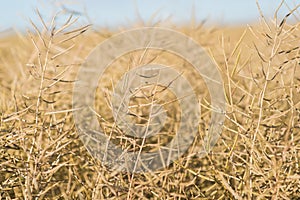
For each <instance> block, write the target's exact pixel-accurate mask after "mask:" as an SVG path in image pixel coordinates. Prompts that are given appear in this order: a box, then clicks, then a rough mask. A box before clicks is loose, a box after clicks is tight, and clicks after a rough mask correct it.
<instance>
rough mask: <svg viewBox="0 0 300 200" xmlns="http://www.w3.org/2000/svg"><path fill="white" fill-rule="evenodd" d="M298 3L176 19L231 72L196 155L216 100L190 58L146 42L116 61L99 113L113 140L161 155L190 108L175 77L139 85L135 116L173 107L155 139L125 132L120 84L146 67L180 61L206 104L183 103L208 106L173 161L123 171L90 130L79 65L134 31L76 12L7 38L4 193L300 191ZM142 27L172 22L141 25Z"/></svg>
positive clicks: (0, 100) (1, 72) (266, 195)
mask: <svg viewBox="0 0 300 200" xmlns="http://www.w3.org/2000/svg"><path fill="white" fill-rule="evenodd" d="M297 9H298V7H296V8H295V9H294V10H291V12H290V13H286V16H285V17H283V18H279V17H277V15H276V12H274V18H273V19H266V18H264V16H263V15H262V16H261V19H260V20H258V21H257V23H256V24H253V25H248V26H243V27H210V26H207V25H205V24H196V23H195V22H191V23H190V24H186V25H181V26H175V25H174V24H168V25H167V26H168V28H169V29H172V30H174V31H177V32H179V33H182V34H184V35H186V36H188V37H190V38H192V39H193V40H194V41H196V42H197V43H198V44H200V45H201V46H202V47H203V49H204V50H205V52H206V54H207V55H208V56H209V58H210V59H211V60H212V62H213V63H214V64H215V65H216V66H217V69H218V71H219V72H220V75H221V78H222V80H223V83H222V84H223V85H222V87H223V90H224V93H225V100H226V112H225V121H224V124H223V126H222V133H221V134H220V137H219V138H218V140H217V143H216V144H215V145H214V146H213V148H211V151H209V152H207V153H206V154H205V155H203V156H198V155H197V154H198V153H199V152H200V151H201V148H202V146H203V139H204V138H205V136H206V135H207V134H209V131H210V129H209V128H210V124H211V119H212V115H211V113H212V106H211V102H212V97H211V96H210V93H209V92H208V89H207V85H206V82H205V81H204V80H203V78H202V77H201V76H200V75H199V74H197V73H196V72H195V70H194V69H193V67H192V66H191V63H189V62H187V60H185V59H184V58H181V57H180V56H178V55H175V54H172V52H167V51H164V50H162V49H160V50H157V49H147V48H146V49H139V50H136V51H132V52H129V53H127V54H124V55H123V56H121V57H119V58H118V59H115V60H114V61H113V62H112V63H110V65H109V67H108V68H107V69H106V70H105V73H104V74H103V76H102V77H101V78H100V79H99V80H98V88H97V91H96V97H95V106H94V109H93V112H94V113H95V116H96V117H97V121H98V123H99V124H100V126H101V128H102V130H103V132H104V133H105V135H107V137H109V139H110V141H111V142H112V143H114V144H115V145H117V146H118V147H120V148H121V149H122V150H126V151H128V152H134V151H140V152H146V151H147V152H151V151H152V152H153V151H156V150H157V149H160V148H161V146H164V145H166V144H168V143H169V142H170V141H171V140H172V138H174V137H175V135H176V132H177V130H178V129H179V125H178V121H180V119H181V118H180V117H181V116H183V114H182V113H183V112H184V110H182V111H179V110H180V109H179V108H180V103H179V99H178V98H177V97H176V95H175V94H174V92H172V90H171V88H172V86H171V84H170V85H168V87H163V86H159V85H148V86H149V87H143V88H139V91H135V95H133V96H132V98H131V99H130V102H129V105H130V106H129V107H130V108H129V110H130V112H129V114H130V116H129V118H130V120H132V121H133V122H134V123H136V124H139V125H140V127H145V126H147V123H148V121H149V119H150V117H149V116H150V115H151V108H149V106H150V105H152V104H153V102H154V101H155V102H156V103H159V104H162V105H163V106H162V107H163V108H164V110H167V111H166V114H165V116H166V120H165V121H166V123H165V124H164V125H163V128H162V129H160V131H159V133H158V134H156V135H153V136H151V137H149V138H147V139H145V138H144V139H141V138H137V137H133V136H128V135H127V134H126V131H124V129H123V130H122V127H121V126H117V125H116V124H115V122H114V116H113V112H112V109H113V108H112V101H113V100H112V92H113V91H114V90H115V88H116V87H117V86H116V85H117V84H118V80H120V79H121V78H122V76H123V75H124V74H125V73H126V72H128V71H130V70H132V69H135V68H136V67H139V66H143V65H149V64H153V65H156V64H162V65H167V66H171V67H172V68H174V69H176V70H177V71H179V73H180V74H181V75H182V76H183V77H185V78H186V79H187V80H188V81H189V82H190V85H192V86H193V88H194V90H195V94H196V98H197V101H198V105H193V104H191V105H189V106H195V107H189V108H186V109H191V110H193V109H200V110H201V113H200V118H199V120H198V124H197V130H196V135H195V137H194V139H193V141H192V144H191V145H190V146H189V148H188V149H187V150H186V151H185V152H184V153H183V155H181V156H180V157H179V158H178V159H174V160H173V162H171V163H170V164H169V165H168V166H164V167H163V168H160V169H157V170H150V171H145V172H134V173H132V172H130V171H126V170H125V171H118V170H114V169H112V168H111V167H110V166H109V165H105V164H104V163H103V162H101V159H97V156H95V155H96V154H97V152H93V151H91V150H90V149H88V148H86V146H85V142H86V141H84V140H82V138H81V134H82V133H80V132H79V131H78V127H77V125H76V122H75V120H74V110H75V108H74V107H73V103H72V102H73V95H74V85H75V83H76V81H77V73H78V71H79V69H80V68H82V67H84V66H82V64H83V63H85V59H86V58H87V56H88V55H90V52H91V51H92V50H93V49H94V48H95V47H96V46H97V45H98V44H99V43H101V42H103V41H105V40H107V39H110V38H111V37H112V36H113V35H114V34H116V33H121V32H123V31H126V30H129V29H130V28H128V27H127V28H120V29H118V30H114V31H112V30H107V29H96V28H93V26H92V25H89V24H86V25H83V26H79V25H78V23H77V22H76V17H74V16H72V15H71V16H69V15H65V14H58V15H56V16H55V17H53V18H51V19H43V18H42V17H39V20H38V21H32V22H31V24H30V26H31V29H29V30H28V32H26V33H19V32H16V34H12V35H8V36H5V37H2V38H0V199H299V198H300V14H299V9H298V10H297ZM37 16H41V15H40V13H39V12H37ZM143 26H154V27H165V26H166V22H158V23H155V24H154V23H151V22H147V23H146V22H145V24H136V25H133V26H132V28H135V29H137V28H140V27H143ZM99 62H101V60H99ZM174 79H176V78H174ZM169 86H170V87H169ZM220 92H222V91H220ZM150 97H151V98H150ZM152 97H153V98H152ZM150 107H151V106H150ZM184 109H185V108H184ZM86 120H89V119H86ZM184 123H189V121H187V122H185V121H184ZM90 145H92V146H93V147H95V148H97V146H99V145H100V146H101V145H102V146H103V145H105V144H104V143H101V141H98V142H97V141H96V142H94V143H92V144H90ZM94 154H95V155H94Z"/></svg>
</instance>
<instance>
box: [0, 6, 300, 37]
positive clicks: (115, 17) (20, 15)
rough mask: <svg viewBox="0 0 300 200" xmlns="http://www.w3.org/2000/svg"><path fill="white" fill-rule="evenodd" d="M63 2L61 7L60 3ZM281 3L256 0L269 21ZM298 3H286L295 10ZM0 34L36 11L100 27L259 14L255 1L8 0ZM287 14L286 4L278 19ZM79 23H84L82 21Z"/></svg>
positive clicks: (222, 21)
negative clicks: (64, 13)
mask: <svg viewBox="0 0 300 200" xmlns="http://www.w3.org/2000/svg"><path fill="white" fill-rule="evenodd" d="M62 2H63V4H62ZM280 2H281V0H259V3H260V6H261V8H262V10H263V12H264V14H265V15H266V16H267V17H268V18H271V17H272V15H273V14H274V11H275V9H276V7H277V6H278V5H279V4H280ZM297 2H298V4H299V0H286V3H287V4H288V5H289V6H290V7H294V6H295V5H296V3H297ZM1 7H2V9H1V12H0V19H1V21H0V32H1V31H4V30H7V29H10V28H15V29H19V30H24V29H25V28H26V27H30V25H29V22H28V19H29V18H31V19H33V21H34V20H35V19H37V17H36V14H35V11H34V10H35V9H36V8H38V9H39V10H40V11H41V13H42V15H43V16H45V17H47V16H48V17H49V16H51V15H52V14H53V13H54V12H56V11H57V10H59V8H66V9H67V10H73V11H76V12H78V13H87V14H88V16H89V19H90V21H91V22H92V23H93V24H95V25H97V26H102V27H118V26H128V25H129V26H130V24H133V23H134V22H136V21H137V18H138V17H137V16H138V15H140V16H141V18H142V19H143V20H145V21H147V20H149V19H150V18H151V16H153V14H154V13H157V15H156V18H155V19H156V20H159V19H166V18H167V17H169V16H171V19H172V21H174V22H177V23H179V22H180V23H183V22H187V21H190V19H191V16H192V13H193V10H194V13H195V16H196V19H197V21H202V20H204V19H207V23H208V24H219V25H246V24H251V23H255V22H258V18H259V12H258V9H257V5H256V1H255V0H64V1H61V0H60V1H58V0H26V1H25V0H8V1H3V2H2V3H1ZM287 12H288V8H287V6H286V5H284V6H283V8H282V9H281V10H280V14H281V16H283V15H284V14H286V13H287ZM82 21H83V22H84V21H87V19H86V18H82Z"/></svg>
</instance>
